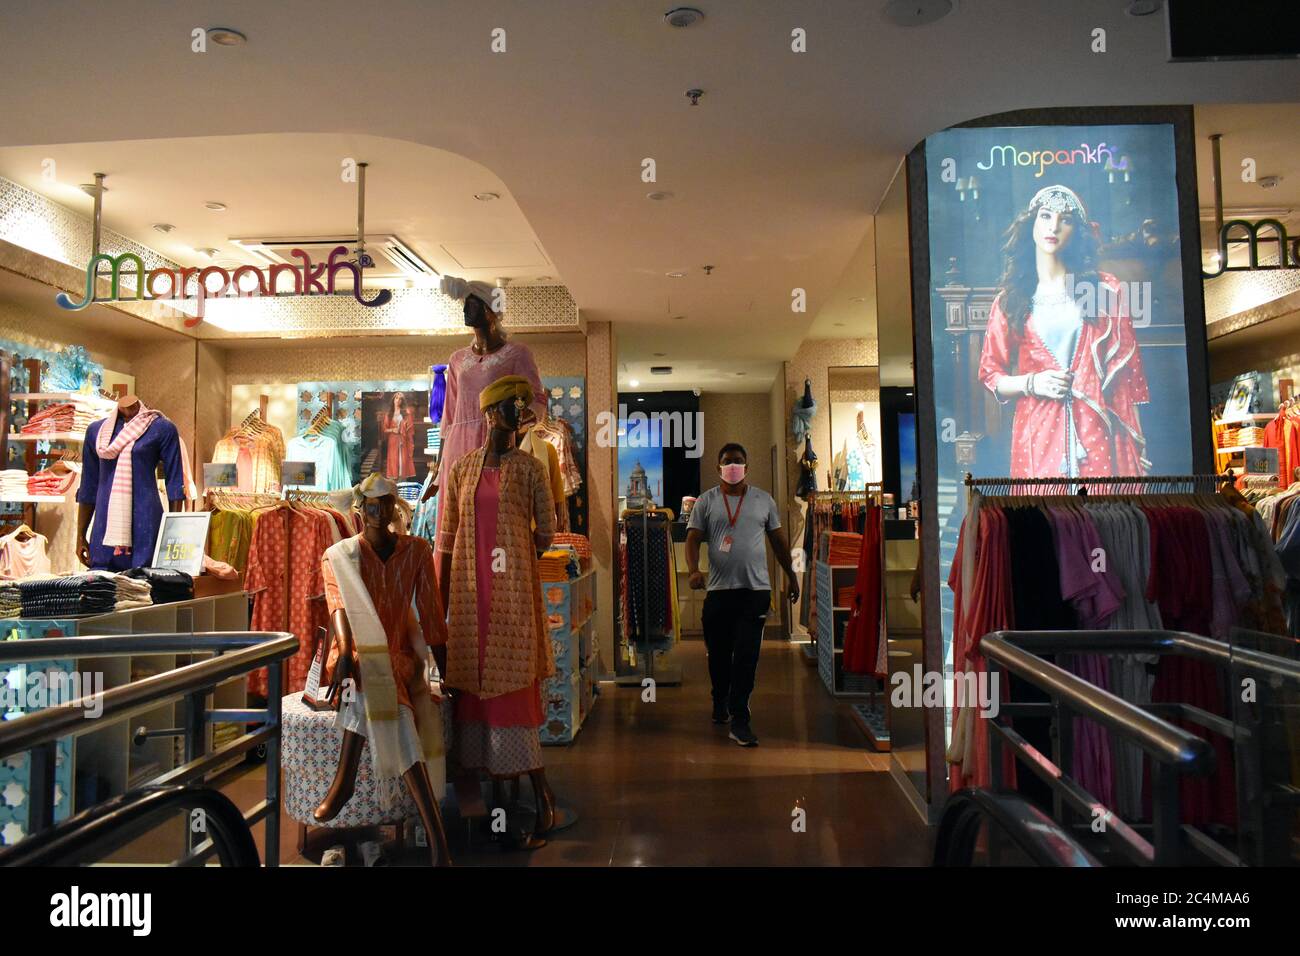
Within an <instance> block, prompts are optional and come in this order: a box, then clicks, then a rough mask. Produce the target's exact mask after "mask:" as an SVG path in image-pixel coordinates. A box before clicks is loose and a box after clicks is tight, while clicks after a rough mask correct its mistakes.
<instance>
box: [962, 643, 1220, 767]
mask: <svg viewBox="0 0 1300 956" xmlns="http://www.w3.org/2000/svg"><path fill="white" fill-rule="evenodd" d="M1087 633H1094V632H1087ZM1095 633H1103V632H1095ZM1104 633H1109V634H1111V635H1119V637H1120V639H1119V640H1118V641H1117V642H1116V643H1117V644H1121V645H1122V644H1123V643H1124V640H1123V639H1124V637H1126V636H1127V635H1126V634H1125V632H1123V631H1109V632H1104ZM1163 633H1172V632H1163ZM1077 636H1078V635H1077V633H1076V632H1061V631H993V632H991V633H989V634H985V635H984V637H982V638H981V639H980V651H981V652H982V653H983V654H984V656H985V657H986V658H987V659H988V660H990V661H994V662H996V663H997V664H998V665H1000V666H1002V667H1004V668H1006V669H1007V670H1008V671H1010V672H1011V673H1013V674H1015V675H1016V676H1017V677H1019V678H1021V679H1023V680H1025V681H1026V682H1028V683H1030V684H1033V685H1034V686H1035V687H1037V688H1038V689H1040V690H1042V691H1045V692H1046V693H1047V694H1048V695H1049V696H1050V697H1051V698H1052V699H1053V700H1059V701H1062V702H1063V703H1065V704H1067V705H1068V706H1069V708H1070V711H1071V712H1072V713H1073V714H1075V715H1076V716H1080V717H1088V718H1090V719H1092V720H1094V721H1096V722H1097V723H1099V724H1101V725H1102V726H1103V727H1106V728H1107V729H1109V730H1113V731H1115V732H1116V733H1118V734H1120V735H1121V736H1123V737H1124V739H1125V740H1128V741H1131V742H1133V743H1134V744H1136V745H1137V746H1139V747H1141V748H1142V750H1143V751H1145V752H1146V753H1147V754H1149V755H1150V756H1151V757H1152V759H1154V760H1157V761H1159V762H1160V763H1163V764H1167V765H1169V766H1170V767H1172V768H1173V769H1174V770H1175V771H1176V772H1178V773H1205V772H1208V771H1209V769H1210V768H1211V767H1212V766H1213V764H1214V751H1213V749H1212V748H1211V746H1210V744H1209V743H1208V742H1207V741H1205V740H1203V739H1201V738H1200V737H1198V736H1196V735H1195V734H1193V733H1191V732H1189V731H1186V730H1183V729H1182V728H1180V727H1176V726H1174V725H1173V724H1171V723H1170V722H1169V721H1167V720H1162V719H1161V718H1159V717H1157V716H1155V715H1154V714H1151V713H1148V712H1147V711H1145V710H1143V709H1142V708H1141V707H1138V706H1136V705H1134V704H1131V703H1129V702H1128V701H1126V700H1124V699H1123V698H1122V697H1117V696H1115V695H1114V694H1112V693H1110V692H1109V691H1105V690H1102V689H1101V688H1100V687H1098V686H1097V685H1096V684H1093V683H1090V682H1089V681H1086V680H1084V679H1083V678H1081V677H1078V676H1076V675H1075V674H1071V673H1070V672H1069V671H1067V670H1065V669H1064V668H1062V667H1058V666H1057V665H1055V664H1053V663H1052V662H1051V661H1048V660H1046V659H1045V658H1043V657H1040V656H1039V655H1038V654H1036V653H1034V651H1032V650H1030V649H1029V647H1034V648H1036V649H1041V648H1044V646H1045V642H1047V641H1049V640H1050V639H1051V638H1053V637H1055V638H1056V639H1057V641H1058V643H1057V644H1055V645H1054V646H1053V647H1052V649H1055V650H1060V651H1074V650H1076V648H1077V649H1079V650H1083V649H1090V648H1091V645H1090V644H1089V643H1088V642H1087V640H1086V639H1085V640H1083V641H1082V642H1080V641H1077V640H1075V638H1076V637H1077ZM1188 636H1191V635H1188ZM1156 643H1158V642H1157V641H1154V640H1153V641H1152V644H1156ZM1022 644H1023V645H1026V646H1022ZM1115 649H1116V650H1118V647H1117V648H1115Z"/></svg>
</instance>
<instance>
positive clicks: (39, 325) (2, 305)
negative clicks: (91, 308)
mask: <svg viewBox="0 0 1300 956" xmlns="http://www.w3.org/2000/svg"><path fill="white" fill-rule="evenodd" d="M50 295H51V296H53V295H54V293H53V292H51V293H50ZM0 338H6V339H10V340H12V341H14V342H21V343H23V344H25V345H34V346H36V347H37V348H41V349H49V350H50V351H52V352H57V351H59V350H61V349H62V348H63V347H64V346H66V345H81V346H84V347H85V349H86V351H88V352H89V353H90V355H91V357H92V358H93V359H94V360H95V361H97V362H99V363H100V364H102V365H104V366H105V367H106V368H111V369H114V370H116V371H118V372H122V373H124V374H130V373H131V366H132V360H131V357H132V356H133V355H136V354H138V353H139V347H138V346H137V345H135V344H134V343H131V342H128V341H127V340H126V339H119V338H117V337H115V336H113V335H108V334H105V333H103V332H96V333H95V334H94V335H88V334H86V332H85V330H84V329H79V328H77V327H76V326H75V325H73V324H72V323H70V322H60V321H58V320H57V319H53V318H50V317H49V316H41V315H37V314H36V313H35V312H29V311H28V310H27V309H25V308H23V307H22V306H20V305H17V304H16V303H14V302H7V301H5V300H3V299H0Z"/></svg>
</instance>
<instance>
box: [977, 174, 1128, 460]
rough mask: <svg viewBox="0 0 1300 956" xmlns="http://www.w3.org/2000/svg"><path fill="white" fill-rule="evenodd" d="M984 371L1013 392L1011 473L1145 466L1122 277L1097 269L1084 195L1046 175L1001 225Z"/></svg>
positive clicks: (992, 386) (1008, 398)
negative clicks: (1049, 182)
mask: <svg viewBox="0 0 1300 956" xmlns="http://www.w3.org/2000/svg"><path fill="white" fill-rule="evenodd" d="M1003 255H1004V257H1005V268H1004V271H1003V273H1002V278H1001V279H1000V280H999V285H1000V290H999V292H998V295H997V297H996V298H995V299H994V300H993V306H992V309H991V311H990V313H989V322H988V330H987V332H986V334H985V337H984V350H983V354H982V355H981V357H980V366H979V378H980V381H981V382H982V383H983V384H984V386H985V387H986V388H988V389H989V391H991V392H992V393H993V395H994V397H995V398H996V399H997V400H998V402H999V403H1001V404H1004V405H1005V404H1007V403H1008V402H1012V401H1014V402H1015V404H1016V409H1015V417H1014V420H1013V421H1012V425H1011V463H1010V474H1011V476H1012V477H1016V478H1051V477H1057V476H1061V477H1071V478H1074V477H1104V476H1110V475H1142V474H1146V473H1147V472H1148V471H1149V470H1150V467H1151V463H1150V462H1149V461H1147V459H1146V457H1145V450H1146V440H1145V438H1144V437H1143V435H1142V425H1141V423H1140V421H1139V419H1138V406H1139V405H1142V404H1145V403H1146V402H1148V401H1150V395H1149V391H1148V388H1147V380H1146V375H1145V373H1144V372H1143V370H1142V353H1141V349H1140V348H1139V346H1138V342H1137V338H1136V336H1135V334H1134V332H1133V323H1132V321H1131V319H1130V318H1129V313H1128V304H1127V301H1126V299H1125V296H1124V290H1123V287H1122V285H1121V284H1120V282H1119V281H1118V280H1117V279H1116V278H1115V277H1114V276H1113V275H1110V274H1109V273H1105V272H1099V271H1097V258H1098V241H1097V238H1096V234H1095V233H1094V232H1093V226H1092V224H1091V223H1090V222H1089V220H1088V214H1087V210H1086V209H1085V208H1084V205H1083V201H1082V200H1081V199H1080V198H1079V197H1078V196H1077V195H1076V194H1075V193H1074V192H1073V190H1071V189H1068V188H1067V187H1065V186H1060V185H1055V186H1047V187H1045V188H1043V189H1041V190H1039V191H1038V193H1037V194H1035V196H1034V198H1033V199H1032V200H1030V203H1029V207H1028V208H1027V209H1026V210H1025V211H1024V212H1022V213H1021V214H1020V215H1019V216H1017V217H1016V219H1015V221H1014V222H1013V223H1012V224H1011V226H1010V228H1009V229H1008V230H1007V240H1006V244H1005V245H1004V246H1003Z"/></svg>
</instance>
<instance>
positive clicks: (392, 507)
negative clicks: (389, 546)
mask: <svg viewBox="0 0 1300 956" xmlns="http://www.w3.org/2000/svg"><path fill="white" fill-rule="evenodd" d="M352 507H353V508H355V509H356V510H357V511H358V512H360V513H361V522H362V526H363V527H364V529H365V530H364V534H365V536H366V538H367V539H368V540H370V541H371V542H372V543H373V542H375V541H378V540H383V539H387V538H389V537H390V536H391V535H393V534H396V533H398V532H400V531H401V530H402V523H401V521H400V520H399V514H398V512H399V511H400V512H402V513H403V514H405V515H406V516H407V517H409V512H408V511H407V507H406V503H405V502H404V501H402V500H401V499H400V498H398V496H397V486H396V485H395V484H394V483H393V482H392V481H391V480H390V479H389V478H388V477H386V476H385V475H382V474H380V473H379V472H372V473H371V474H370V477H369V478H367V479H366V480H365V481H363V482H361V484H359V485H357V486H356V487H355V488H353V489H352Z"/></svg>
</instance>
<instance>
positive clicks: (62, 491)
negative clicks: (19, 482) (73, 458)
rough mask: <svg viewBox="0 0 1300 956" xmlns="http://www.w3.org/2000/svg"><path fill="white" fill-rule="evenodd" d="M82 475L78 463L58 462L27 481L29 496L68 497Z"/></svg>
mask: <svg viewBox="0 0 1300 956" xmlns="http://www.w3.org/2000/svg"><path fill="white" fill-rule="evenodd" d="M80 474H81V465H80V464H79V463H77V462H66V461H58V462H55V463H54V464H53V465H51V466H50V467H49V468H46V469H45V470H44V471H38V472H37V473H36V474H34V475H32V476H31V477H30V478H28V479H27V493H28V494H29V495H66V494H67V493H68V491H69V490H70V489H71V488H72V486H73V485H74V484H76V481H77V476H78V475H80Z"/></svg>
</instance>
